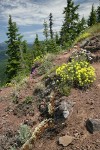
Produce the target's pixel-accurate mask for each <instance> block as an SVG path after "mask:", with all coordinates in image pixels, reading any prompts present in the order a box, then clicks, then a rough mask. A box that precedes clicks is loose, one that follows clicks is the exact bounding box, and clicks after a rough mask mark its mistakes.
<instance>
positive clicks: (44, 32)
mask: <svg viewBox="0 0 100 150" xmlns="http://www.w3.org/2000/svg"><path fill="white" fill-rule="evenodd" d="M43 26H44V31H43V34H44V36H45V38H46V41H47V40H48V36H49V34H48V24H47V22H46V21H45V20H44V24H43Z"/></svg>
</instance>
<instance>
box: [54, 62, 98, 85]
mask: <svg viewBox="0 0 100 150" xmlns="http://www.w3.org/2000/svg"><path fill="white" fill-rule="evenodd" d="M56 74H57V75H59V76H60V77H61V80H62V81H63V82H67V83H68V84H69V85H70V84H72V85H75V86H79V87H88V86H89V85H90V84H92V83H93V81H94V80H95V69H94V68H93V67H92V66H91V65H90V64H89V63H88V62H86V61H79V62H77V61H74V60H73V61H72V62H71V63H68V64H62V65H61V66H60V67H58V68H57V69H56Z"/></svg>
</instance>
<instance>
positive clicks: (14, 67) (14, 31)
mask: <svg viewBox="0 0 100 150" xmlns="http://www.w3.org/2000/svg"><path fill="white" fill-rule="evenodd" d="M7 36H8V41H6V43H7V44H8V49H7V55H8V64H7V68H6V74H7V77H8V81H11V79H12V78H13V77H14V76H16V74H17V72H18V70H19V68H20V59H21V53H20V44H21V39H22V36H21V35H20V34H19V33H18V28H17V26H16V23H15V22H13V21H12V18H11V15H10V16H9V21H8V32H7Z"/></svg>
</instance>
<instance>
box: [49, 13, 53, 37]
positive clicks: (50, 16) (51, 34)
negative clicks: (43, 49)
mask: <svg viewBox="0 0 100 150" xmlns="http://www.w3.org/2000/svg"><path fill="white" fill-rule="evenodd" d="M52 26H53V16H52V13H50V15H49V28H50V38H51V39H53V29H52Z"/></svg>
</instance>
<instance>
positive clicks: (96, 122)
mask: <svg viewBox="0 0 100 150" xmlns="http://www.w3.org/2000/svg"><path fill="white" fill-rule="evenodd" d="M86 128H87V130H88V131H89V132H90V133H92V134H93V132H95V131H100V119H91V118H90V119H87V121H86Z"/></svg>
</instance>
